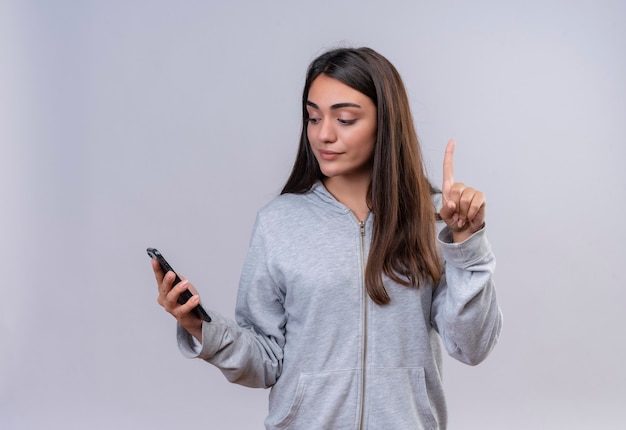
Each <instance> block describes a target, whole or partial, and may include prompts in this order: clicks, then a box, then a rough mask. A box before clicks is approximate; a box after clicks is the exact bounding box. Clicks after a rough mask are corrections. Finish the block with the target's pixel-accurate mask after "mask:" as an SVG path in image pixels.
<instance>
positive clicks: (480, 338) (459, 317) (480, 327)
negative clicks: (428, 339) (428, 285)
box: [431, 227, 502, 365]
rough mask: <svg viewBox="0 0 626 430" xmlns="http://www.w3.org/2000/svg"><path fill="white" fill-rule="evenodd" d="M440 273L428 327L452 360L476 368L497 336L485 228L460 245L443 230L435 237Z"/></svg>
mask: <svg viewBox="0 0 626 430" xmlns="http://www.w3.org/2000/svg"><path fill="white" fill-rule="evenodd" d="M439 245H440V247H441V253H442V256H443V259H444V260H445V273H444V276H442V279H441V282H440V284H439V286H438V287H437V288H436V289H435V292H434V296H433V304H432V312H431V316H432V323H433V326H434V327H435V329H436V330H437V331H438V332H439V335H440V336H441V338H442V341H443V344H444V346H445V348H446V350H447V351H448V354H450V355H451V356H452V357H454V358H456V359H457V360H459V361H462V362H463V363H466V364H470V365H476V364H478V363H480V362H481V361H483V360H484V359H485V358H486V357H487V355H488V354H489V352H490V351H491V350H492V349H493V347H494V346H495V344H496V343H497V341H498V336H499V335H500V328H501V326H502V313H501V312H500V308H499V307H498V303H497V301H496V291H495V285H494V282H493V272H494V269H495V265H496V261H495V257H494V255H493V253H492V252H491V247H490V245H489V242H488V241H487V238H486V234H485V228H484V227H483V229H482V230H479V231H477V232H476V233H474V234H473V235H472V236H471V237H469V238H468V239H467V240H465V241H464V242H461V243H452V234H451V232H450V230H449V229H448V227H444V229H443V230H442V231H441V232H440V233H439Z"/></svg>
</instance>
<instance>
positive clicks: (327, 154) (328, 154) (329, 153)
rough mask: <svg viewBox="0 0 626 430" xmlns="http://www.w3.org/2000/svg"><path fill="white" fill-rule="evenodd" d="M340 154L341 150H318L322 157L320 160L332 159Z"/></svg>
mask: <svg viewBox="0 0 626 430" xmlns="http://www.w3.org/2000/svg"><path fill="white" fill-rule="evenodd" d="M340 155H341V152H334V151H322V150H320V157H321V158H322V160H327V161H329V160H334V159H335V158H337V157H339V156H340Z"/></svg>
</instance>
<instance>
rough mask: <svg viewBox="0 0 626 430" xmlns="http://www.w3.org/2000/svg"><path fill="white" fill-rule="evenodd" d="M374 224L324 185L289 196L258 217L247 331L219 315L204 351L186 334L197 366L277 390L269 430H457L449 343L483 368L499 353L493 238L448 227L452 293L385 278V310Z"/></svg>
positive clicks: (244, 294) (239, 317) (243, 323)
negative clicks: (374, 261)
mask: <svg viewBox="0 0 626 430" xmlns="http://www.w3.org/2000/svg"><path fill="white" fill-rule="evenodd" d="M372 220H373V215H371V214H370V215H369V216H368V218H367V219H366V221H365V222H363V223H360V222H359V221H358V220H357V219H356V217H355V216H354V215H353V214H352V212H351V211H350V210H349V209H348V208H347V207H345V206H344V205H342V204H341V203H339V202H338V201H337V200H335V198H334V197H333V196H332V195H331V194H330V193H329V192H328V191H327V190H326V188H325V187H324V186H323V185H322V184H321V183H317V184H316V185H315V186H314V187H313V188H312V189H311V191H309V192H308V193H305V194H301V195H296V194H284V195H281V196H280V197H278V198H276V199H275V200H273V201H272V202H270V203H269V204H268V205H266V206H265V207H264V208H262V209H261V210H260V211H259V213H258V215H257V219H256V223H255V226H254V230H253V234H252V239H251V243H250V249H249V252H248V256H247V258H246V261H245V264H244V268H243V272H242V276H241V281H240V284H239V292H238V297H237V305H236V322H235V321H232V320H230V319H227V318H224V317H223V316H221V315H219V314H218V313H215V312H211V311H209V314H210V316H211V318H212V319H213V321H212V322H210V323H203V327H202V345H201V346H197V345H194V340H193V338H192V337H191V336H190V335H189V333H187V332H186V331H185V330H184V329H182V328H180V327H179V330H178V343H179V347H180V349H181V351H182V352H183V354H184V355H185V356H187V357H190V358H202V359H204V360H206V361H208V362H210V363H212V364H214V365H215V366H217V367H218V368H219V369H220V370H221V371H222V372H223V373H224V375H225V376H226V378H227V379H228V380H229V381H231V382H234V383H238V384H241V385H245V386H249V387H265V388H267V387H272V389H271V392H270V398H269V414H268V416H267V418H266V420H265V426H266V428H267V429H304V430H308V429H340V430H343V429H350V430H352V429H354V430H361V429H370V430H386V429H393V430H402V429H410V430H415V429H445V428H446V404H445V398H444V393H443V390H442V376H441V370H442V369H441V356H442V349H441V344H443V346H444V347H445V349H446V351H447V353H448V354H450V355H451V356H452V357H454V358H456V359H458V360H460V361H462V362H464V363H467V364H471V365H474V364H477V363H479V362H481V361H482V360H483V359H485V357H486V356H487V355H488V353H489V352H490V351H491V349H492V348H493V347H494V345H495V344H496V342H497V339H498V335H499V333H500V327H501V321H502V317H501V313H500V309H499V307H498V304H497V302H496V294H495V289H494V283H493V270H494V267H495V259H494V256H493V254H492V253H491V249H490V246H489V243H488V242H487V239H486V236H485V230H484V229H482V230H480V231H478V232H476V233H475V234H474V235H472V236H471V237H470V238H468V239H467V240H466V241H464V242H462V243H452V240H451V233H450V231H449V230H448V228H447V227H444V226H440V227H443V229H442V230H441V231H440V232H439V236H438V242H439V246H440V249H441V255H442V257H443V259H444V260H445V263H446V264H445V274H444V276H442V280H441V282H440V284H439V285H438V286H436V287H435V286H434V285H429V284H426V285H422V286H421V287H420V288H414V287H406V286H403V285H399V284H396V283H394V282H393V281H392V280H391V279H389V278H388V277H383V280H384V284H385V288H386V289H387V292H388V294H389V296H390V297H391V302H390V303H389V304H387V305H382V306H381V305H377V304H375V303H374V302H373V301H372V300H371V299H370V298H369V296H368V295H367V292H366V291H365V288H364V268H365V263H366V258H367V255H368V253H369V245H370V240H371V234H372ZM441 224H443V223H441Z"/></svg>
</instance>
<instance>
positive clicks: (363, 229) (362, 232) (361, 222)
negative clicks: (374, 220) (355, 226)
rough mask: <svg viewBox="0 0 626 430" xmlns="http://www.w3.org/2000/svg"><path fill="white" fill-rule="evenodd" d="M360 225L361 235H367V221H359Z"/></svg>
mask: <svg viewBox="0 0 626 430" xmlns="http://www.w3.org/2000/svg"><path fill="white" fill-rule="evenodd" d="M359 226H360V227H361V236H362V237H365V221H359Z"/></svg>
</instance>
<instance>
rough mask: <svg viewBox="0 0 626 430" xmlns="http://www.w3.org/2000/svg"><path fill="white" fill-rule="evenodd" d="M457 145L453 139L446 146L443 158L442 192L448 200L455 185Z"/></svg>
mask: <svg viewBox="0 0 626 430" xmlns="http://www.w3.org/2000/svg"><path fill="white" fill-rule="evenodd" d="M455 145H456V143H455V142H454V140H453V139H450V141H449V142H448V145H447V146H446V153H445V155H444V157H443V183H442V187H441V188H442V190H441V191H443V195H444V196H445V197H446V198H447V197H448V193H449V192H450V188H452V184H454V147H455Z"/></svg>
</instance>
